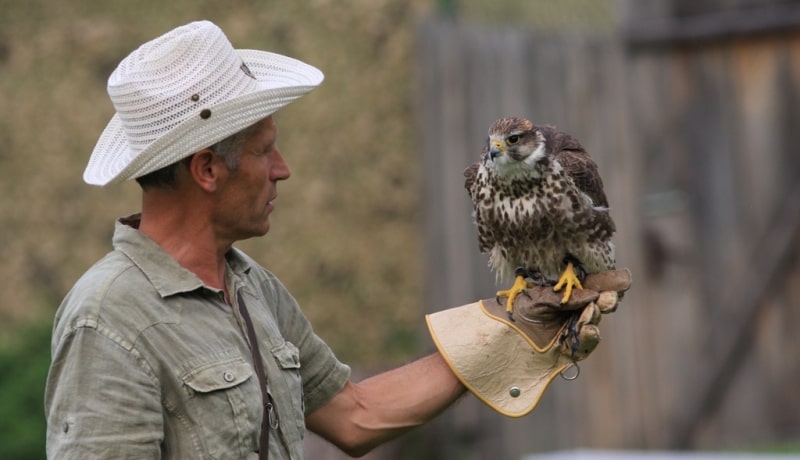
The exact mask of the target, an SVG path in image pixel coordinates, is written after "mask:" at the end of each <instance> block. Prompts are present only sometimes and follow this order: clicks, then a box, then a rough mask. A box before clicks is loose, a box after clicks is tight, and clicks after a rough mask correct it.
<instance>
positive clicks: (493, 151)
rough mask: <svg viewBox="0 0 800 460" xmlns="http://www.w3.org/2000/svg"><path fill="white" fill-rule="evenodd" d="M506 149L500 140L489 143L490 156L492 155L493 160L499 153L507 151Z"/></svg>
mask: <svg viewBox="0 0 800 460" xmlns="http://www.w3.org/2000/svg"><path fill="white" fill-rule="evenodd" d="M505 151H506V149H505V146H504V145H503V143H502V142H500V141H492V142H491V143H490V144H489V156H491V157H492V160H494V158H495V157H496V156H497V155H500V154H501V153H505Z"/></svg>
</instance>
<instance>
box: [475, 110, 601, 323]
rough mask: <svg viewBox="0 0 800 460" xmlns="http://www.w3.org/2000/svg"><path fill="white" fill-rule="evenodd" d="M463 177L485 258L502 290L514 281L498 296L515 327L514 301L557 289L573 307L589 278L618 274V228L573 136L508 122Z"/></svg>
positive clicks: (493, 130) (500, 123)
mask: <svg viewBox="0 0 800 460" xmlns="http://www.w3.org/2000/svg"><path fill="white" fill-rule="evenodd" d="M464 176H465V177H466V182H465V187H466V189H467V191H468V193H469V196H470V198H471V199H472V204H473V209H474V218H475V223H476V225H477V229H478V246H479V248H480V251H481V252H483V253H488V255H489V267H490V268H491V269H492V270H493V271H494V272H495V274H496V276H497V280H498V282H503V281H510V280H511V279H512V278H513V279H514V284H513V285H512V287H511V288H510V289H508V290H505V291H499V292H498V293H497V296H498V299H499V298H500V297H503V296H505V297H507V299H506V311H507V312H508V317H509V319H511V320H512V321H513V320H514V317H513V311H514V300H515V299H516V297H517V296H518V295H520V294H521V293H524V290H525V289H527V288H530V287H533V286H534V285H548V286H553V289H554V290H555V291H561V290H563V292H564V293H563V296H562V298H561V302H562V303H566V302H567V301H568V300H569V298H570V296H571V294H572V291H573V289H582V288H583V287H582V285H581V281H582V280H583V278H584V277H585V276H586V274H588V273H594V272H600V271H605V270H612V269H614V245H613V243H612V242H611V236H612V235H613V233H614V231H615V227H614V221H613V220H612V219H611V215H610V213H609V208H608V200H607V199H606V195H605V192H604V191H603V182H602V180H601V179H600V175H599V173H598V170H597V165H596V164H595V163H594V161H593V160H592V159H591V157H590V156H589V154H588V153H587V152H586V150H585V149H584V148H583V146H582V145H581V144H580V143H579V142H578V141H577V140H576V139H575V138H573V137H572V136H570V135H569V134H567V133H564V132H561V131H558V130H557V129H556V128H555V127H553V126H549V125H544V126H536V125H534V124H533V123H532V122H531V121H529V120H527V119H524V118H501V119H499V120H497V121H495V122H494V123H492V125H491V127H490V128H489V137H488V138H487V140H486V145H485V147H484V149H483V151H482V153H481V157H480V160H479V161H477V162H476V163H474V164H472V165H470V166H469V167H468V168H467V169H466V171H464ZM579 314H580V313H578V315H579ZM575 319H577V316H576V317H575Z"/></svg>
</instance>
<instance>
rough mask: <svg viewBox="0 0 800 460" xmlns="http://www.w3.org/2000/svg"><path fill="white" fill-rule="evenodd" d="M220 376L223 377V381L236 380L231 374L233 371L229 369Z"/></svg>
mask: <svg viewBox="0 0 800 460" xmlns="http://www.w3.org/2000/svg"><path fill="white" fill-rule="evenodd" d="M222 378H223V379H225V381H226V382H228V383H230V382H233V381H234V380H236V376H235V375H233V372H230V371H228V372H226V373H224V374H222Z"/></svg>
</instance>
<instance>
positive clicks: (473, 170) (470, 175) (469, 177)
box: [464, 163, 480, 201]
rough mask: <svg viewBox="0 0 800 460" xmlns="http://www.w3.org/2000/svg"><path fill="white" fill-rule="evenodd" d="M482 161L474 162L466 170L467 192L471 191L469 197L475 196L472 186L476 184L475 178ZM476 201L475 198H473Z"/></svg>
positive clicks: (465, 185)
mask: <svg viewBox="0 0 800 460" xmlns="http://www.w3.org/2000/svg"><path fill="white" fill-rule="evenodd" d="M479 165H480V163H472V164H471V165H469V167H467V169H465V170H464V179H465V180H464V188H466V189H467V193H469V197H470V198H473V196H472V186H473V185H474V184H475V178H476V177H477V176H478V167H479ZM473 201H474V199H473Z"/></svg>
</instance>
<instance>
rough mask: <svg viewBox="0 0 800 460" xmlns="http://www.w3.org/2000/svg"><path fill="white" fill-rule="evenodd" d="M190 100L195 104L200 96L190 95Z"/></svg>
mask: <svg viewBox="0 0 800 460" xmlns="http://www.w3.org/2000/svg"><path fill="white" fill-rule="evenodd" d="M191 99H192V101H194V102H197V101H199V100H200V95H199V94H192V97H191Z"/></svg>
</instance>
